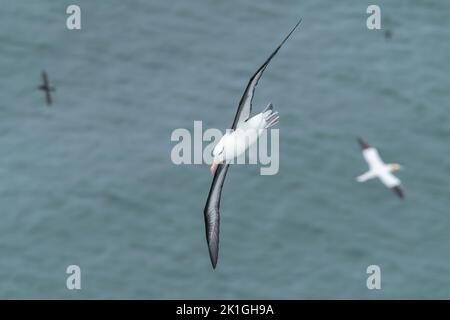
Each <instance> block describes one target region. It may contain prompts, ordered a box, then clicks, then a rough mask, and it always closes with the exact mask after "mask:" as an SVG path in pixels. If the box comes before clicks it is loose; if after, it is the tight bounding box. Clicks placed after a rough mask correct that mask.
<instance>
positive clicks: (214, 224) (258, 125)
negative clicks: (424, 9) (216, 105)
mask: <svg viewBox="0 0 450 320" xmlns="http://www.w3.org/2000/svg"><path fill="white" fill-rule="evenodd" d="M300 22H301V19H300V21H298V23H297V24H296V25H295V26H294V28H292V30H291V31H290V32H289V34H288V35H287V36H286V37H285V38H284V39H283V41H282V42H281V43H280V45H279V46H278V47H277V48H276V49H275V50H274V51H273V52H272V54H271V55H270V56H269V58H268V59H267V60H266V61H265V62H264V63H263V64H262V66H260V67H259V68H258V70H257V71H256V72H255V74H254V75H253V76H252V77H251V78H250V81H249V82H248V84H247V87H246V89H245V91H244V94H243V95H242V98H241V100H240V102H239V105H238V108H237V112H236V116H235V117H234V121H233V124H232V126H231V132H228V133H227V134H225V135H224V136H223V137H222V139H221V140H220V141H219V142H218V144H217V145H216V146H215V148H214V151H213V155H214V159H213V163H212V165H211V172H213V173H214V178H213V181H212V184H211V188H210V190H209V194H208V200H207V201H206V205H205V209H204V211H203V213H204V216H205V226H206V240H207V242H208V248H209V256H210V258H211V263H212V266H213V268H214V269H215V268H216V265H217V258H218V255H219V227H220V213H219V208H220V197H221V192H222V187H223V183H224V181H225V176H226V174H227V171H228V166H229V162H230V160H231V159H233V158H236V157H238V156H239V155H240V154H242V153H243V152H245V150H246V149H247V148H248V147H249V146H250V145H251V144H252V143H254V142H255V140H256V139H253V140H252V139H251V138H250V140H252V141H250V143H249V145H245V146H244V143H242V141H243V140H245V138H248V137H249V136H250V135H248V134H246V132H250V131H257V132H258V134H257V136H259V135H260V134H261V132H262V130H263V129H266V128H269V127H271V126H273V125H275V124H276V123H277V122H278V113H277V112H273V110H272V109H273V107H272V104H269V105H268V106H267V107H266V108H265V109H264V111H263V112H261V113H259V114H257V115H255V116H253V117H251V118H250V114H251V111H252V99H253V94H254V92H255V87H256V85H257V84H258V81H259V79H260V78H261V76H262V74H263V72H264V70H266V68H267V66H268V65H269V62H270V61H271V60H272V58H273V57H274V56H275V55H276V54H277V52H278V50H280V48H281V47H282V46H283V44H284V43H285V42H286V40H287V39H288V38H289V37H290V36H291V34H292V33H293V32H294V30H295V29H296V28H297V27H298V25H299V24H300ZM251 136H252V137H254V135H251Z"/></svg>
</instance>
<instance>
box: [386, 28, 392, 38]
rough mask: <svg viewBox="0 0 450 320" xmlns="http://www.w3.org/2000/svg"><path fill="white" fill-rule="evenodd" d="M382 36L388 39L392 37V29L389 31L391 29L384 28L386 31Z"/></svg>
mask: <svg viewBox="0 0 450 320" xmlns="http://www.w3.org/2000/svg"><path fill="white" fill-rule="evenodd" d="M384 38H385V39H386V40H390V39H391V38H392V31H391V30H386V31H385V32H384Z"/></svg>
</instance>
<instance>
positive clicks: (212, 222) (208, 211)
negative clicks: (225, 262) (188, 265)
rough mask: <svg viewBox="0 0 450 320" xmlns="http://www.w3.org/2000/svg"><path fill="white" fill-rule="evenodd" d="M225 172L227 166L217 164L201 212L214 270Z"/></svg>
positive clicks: (217, 250) (217, 249) (217, 251)
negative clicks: (203, 216)
mask: <svg viewBox="0 0 450 320" xmlns="http://www.w3.org/2000/svg"><path fill="white" fill-rule="evenodd" d="M227 171H228V164H219V166H218V167H217V169H216V172H215V174H214V178H213V182H212V184H211V189H210V190H209V195H208V200H207V201H206V205H205V209H204V210H203V213H204V214H205V227H206V241H207V242H208V249H209V256H210V258H211V263H212V266H213V268H214V269H215V268H216V264H217V258H218V256H219V226H220V214H219V207H220V195H221V193H222V186H223V182H224V181H225V176H226V175H227Z"/></svg>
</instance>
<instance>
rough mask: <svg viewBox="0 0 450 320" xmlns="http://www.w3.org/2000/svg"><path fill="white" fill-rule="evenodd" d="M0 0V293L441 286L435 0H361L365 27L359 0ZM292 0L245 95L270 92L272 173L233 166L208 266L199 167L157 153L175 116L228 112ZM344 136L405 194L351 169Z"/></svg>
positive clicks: (442, 121)
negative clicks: (77, 271)
mask: <svg viewBox="0 0 450 320" xmlns="http://www.w3.org/2000/svg"><path fill="white" fill-rule="evenodd" d="M0 4H1V5H0V17H1V19H0V72H1V77H0V216H1V219H0V298H19V299H29V298H45V299H57V298H58V299H59V298H61V299H76V298H78V299H79V298H83V299H84V298H86V299H119V298H122V299H244V298H245V299H252V298H255V299H270V298H272V299H281V298H284V299H312V298H325V299H348V298H359V299H380V298H387V299H398V298H405V299H411V298H425V299H428V298H450V232H449V229H450V188H449V179H450V157H449V156H448V155H449V150H450V123H449V121H450V112H449V107H450V106H449V102H450V81H449V80H450V76H449V74H450V64H449V58H450V19H449V14H450V2H449V1H446V0H441V1H437V0H436V1H420V0H410V1H406V0H396V1H387V0H381V1H377V3H376V4H378V5H380V7H381V26H382V29H381V30H368V29H367V27H366V19H367V17H368V14H367V13H366V9H367V6H368V5H370V4H372V2H371V1H361V0H351V1H350V0H346V1H339V3H338V2H336V1H318V0H305V1H294V0H283V1H268V0H262V1H250V0H240V1H237V0H229V1H206V0H194V1H184V0H174V1H170V2H169V1H162V0H161V1H156V0H151V1H149V0H135V1H120V0H97V1H87V0H77V1H50V0H46V1H32V0H14V1H13V0H2V1H1V3H0ZM70 4H77V5H79V6H80V7H81V26H82V29H81V30H78V31H77V30H68V29H67V28H66V18H67V17H68V15H67V14H66V7H67V6H68V5H70ZM300 17H302V18H303V22H302V24H301V27H300V28H299V29H298V30H297V31H296V32H295V33H294V34H293V35H292V37H291V38H290V39H289V41H288V42H287V43H286V44H285V46H284V47H283V48H282V49H281V50H280V52H279V53H278V55H277V56H276V57H275V58H274V60H273V61H272V62H271V64H270V65H269V67H268V68H267V70H266V72H265V74H264V75H263V77H262V79H261V81H260V83H259V85H258V88H257V90H256V94H255V99H254V103H253V108H254V111H255V112H257V111H259V110H261V109H263V108H264V107H265V106H266V105H267V103H268V102H272V103H273V104H274V107H275V109H276V110H277V111H279V113H280V123H279V124H278V125H277V127H278V128H279V130H280V168H279V172H278V174H276V175H272V176H261V175H260V174H259V168H260V167H259V166H258V165H248V166H242V165H240V166H239V165H236V166H232V167H231V168H230V170H229V172H228V176H227V179H226V181H225V185H224V189H223V194H222V202H221V215H222V220H221V240H220V255H219V262H218V266H217V269H216V270H213V269H212V267H211V264H210V260H209V256H208V250H207V246H206V240H205V230H204V220H203V207H204V205H205V201H206V197H207V194H208V191H209V187H210V184H211V180H212V177H211V174H210V173H209V166H208V165H207V164H203V165H178V166H177V165H175V164H173V163H172V161H171V157H170V155H171V150H172V148H173V147H174V146H175V145H176V142H173V141H171V139H170V137H171V133H172V132H173V130H175V129H177V128H186V129H188V130H190V131H191V132H192V131H193V125H194V121H196V120H201V121H203V128H204V129H207V128H218V129H221V130H225V129H227V128H229V127H230V125H231V122H232V120H233V117H234V114H235V112H236V107H237V104H238V102H239V99H240V97H241V95H242V93H243V90H244V88H245V86H246V84H247V81H248V80H249V78H250V76H251V75H252V74H253V73H254V72H255V71H256V69H257V68H258V67H259V66H260V65H261V63H262V62H263V61H264V60H265V59H266V58H267V57H268V55H269V54H270V53H271V52H272V50H273V49H274V48H275V47H276V46H277V45H278V44H279V42H280V41H281V40H282V38H283V37H284V36H285V35H286V34H287V32H288V31H289V30H290V29H291V28H292V27H293V25H294V24H295V23H296V22H297V21H298V19H299V18H300ZM387 30H389V31H390V32H391V34H392V36H391V38H390V39H389V38H386V37H385V32H386V31H387ZM41 70H46V71H47V72H48V74H49V78H50V82H51V84H52V85H53V86H55V87H56V92H55V93H54V95H53V98H54V104H53V106H52V107H50V108H48V107H46V105H45V100H44V95H43V93H42V92H40V91H38V90H37V89H36V88H37V86H38V85H39V84H40V82H41V79H40V73H41ZM357 136H362V137H364V138H365V139H366V140H367V141H368V142H369V143H370V144H372V145H373V146H375V147H377V148H378V149H379V151H380V153H381V155H382V157H383V159H384V160H385V161H387V162H398V163H400V164H402V165H403V166H404V170H402V171H400V172H398V174H397V175H398V177H399V178H400V179H401V180H402V183H403V189H404V191H405V195H406V198H405V199H404V200H403V201H402V200H400V199H399V198H397V197H396V196H395V195H394V194H393V193H392V192H391V191H389V190H388V189H386V188H385V187H384V186H383V185H382V184H381V183H380V182H379V181H370V182H367V183H365V184H358V183H357V182H356V181H355V177H356V176H357V175H359V174H361V173H363V172H365V171H366V169H367V166H366V163H365V162H364V160H363V158H362V155H361V152H360V150H359V147H358V145H357V143H356V137H357ZM69 265H78V266H79V267H80V268H81V290H68V289H67V288H66V279H67V277H68V274H66V268H67V266H69ZM369 265H378V266H380V268H381V290H368V289H367V287H366V280H367V277H368V274H367V273H366V268H367V267H368V266H369Z"/></svg>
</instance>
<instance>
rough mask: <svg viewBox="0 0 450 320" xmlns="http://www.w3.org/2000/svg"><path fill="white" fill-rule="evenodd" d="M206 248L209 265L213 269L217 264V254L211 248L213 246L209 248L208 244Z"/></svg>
mask: <svg viewBox="0 0 450 320" xmlns="http://www.w3.org/2000/svg"><path fill="white" fill-rule="evenodd" d="M208 248H209V257H210V258H211V265H212V267H213V270H215V269H216V266H217V259H218V254H217V251H215V250H213V248H211V247H210V246H209V245H208Z"/></svg>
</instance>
